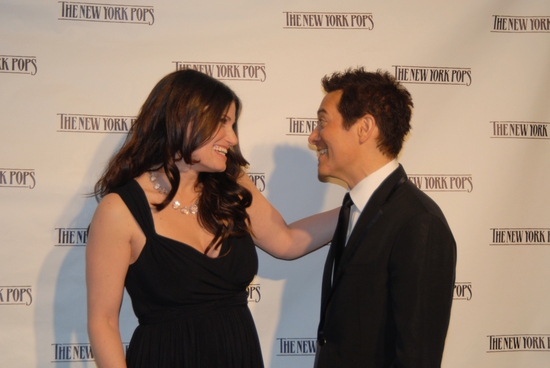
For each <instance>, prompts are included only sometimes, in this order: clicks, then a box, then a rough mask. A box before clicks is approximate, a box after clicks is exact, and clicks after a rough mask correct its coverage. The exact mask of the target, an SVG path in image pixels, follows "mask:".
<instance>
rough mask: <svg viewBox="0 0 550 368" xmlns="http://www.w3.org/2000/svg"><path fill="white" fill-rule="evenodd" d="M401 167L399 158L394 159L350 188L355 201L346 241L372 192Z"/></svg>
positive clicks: (350, 193) (352, 198)
mask: <svg viewBox="0 0 550 368" xmlns="http://www.w3.org/2000/svg"><path fill="white" fill-rule="evenodd" d="M398 167H399V163H398V162H397V160H395V159H394V160H392V161H390V162H388V163H387V164H386V165H384V166H382V167H381V168H380V169H378V170H376V171H375V172H373V173H372V174H370V175H369V176H367V177H366V178H364V179H363V180H361V181H360V182H359V183H358V184H357V185H356V186H355V187H353V189H352V190H350V192H349V195H350V197H351V200H352V201H353V205H352V206H351V209H350V216H349V224H348V235H347V237H346V243H347V241H348V240H349V236H350V235H351V232H352V231H353V228H354V227H355V224H356V223H357V220H358V219H359V216H360V215H361V212H362V211H363V209H364V208H365V206H366V205H367V202H368V201H369V199H370V197H371V196H372V193H374V191H375V190H376V189H378V187H379V186H380V184H382V182H383V181H384V180H386V178H387V177H388V176H389V175H390V174H391V173H392V172H394V171H395V169H397V168H398Z"/></svg>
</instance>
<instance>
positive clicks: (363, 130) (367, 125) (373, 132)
mask: <svg viewBox="0 0 550 368" xmlns="http://www.w3.org/2000/svg"><path fill="white" fill-rule="evenodd" d="M356 124H357V134H358V136H359V143H360V144H363V143H365V142H366V141H368V140H369V139H371V138H374V139H376V138H377V137H378V126H377V125H376V120H375V119H374V116H372V115H371V114H366V115H365V116H363V117H362V118H359V119H358V121H357V123H356Z"/></svg>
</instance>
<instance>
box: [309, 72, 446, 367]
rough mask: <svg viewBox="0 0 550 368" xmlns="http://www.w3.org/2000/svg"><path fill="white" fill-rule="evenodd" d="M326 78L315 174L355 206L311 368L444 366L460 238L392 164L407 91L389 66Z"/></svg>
mask: <svg viewBox="0 0 550 368" xmlns="http://www.w3.org/2000/svg"><path fill="white" fill-rule="evenodd" d="M322 84H323V88H324V89H325V92H326V93H327V94H326V96H325V97H324V99H323V101H322V102H321V106H320V108H319V111H318V117H319V122H318V126H317V128H316V129H315V130H314V131H313V132H312V133H311V135H310V137H309V143H310V144H312V145H315V146H316V147H317V151H318V155H319V157H318V159H319V162H318V165H319V166H318V173H319V176H320V177H333V178H337V179H340V180H342V181H344V182H345V183H346V184H347V185H348V187H349V188H350V192H349V195H350V196H351V200H352V202H353V203H352V204H351V209H350V215H349V225H347V224H344V225H342V224H341V223H340V222H342V221H343V222H347V221H348V220H347V219H343V220H339V223H338V226H337V229H336V232H335V235H334V239H333V241H332V244H331V248H330V250H329V253H328V256H327V261H326V265H325V271H324V275H323V285H322V297H321V320H320V323H319V330H318V348H317V353H316V357H315V367H316V368H325V367H331V368H345V367H373V368H382V367H392V368H399V367H408V368H412V367H415V368H431V367H440V365H441V358H442V355H443V348H444V345H445V337H446V334H447V328H448V325H449V317H450V312H451V303H452V298H453V287H454V280H455V266H456V244H455V240H454V238H453V235H452V233H451V230H450V228H449V226H448V224H447V221H446V220H445V217H444V216H443V213H442V212H441V210H440V209H439V207H438V206H437V204H436V203H435V202H434V201H433V200H432V199H430V198H429V197H428V196H427V195H426V194H424V193H423V192H422V191H420V190H419V189H418V188H417V187H416V186H415V185H413V184H412V183H411V182H410V181H409V180H408V179H407V175H406V173H405V171H404V169H403V167H402V166H401V165H400V164H399V163H398V162H397V156H398V154H399V152H400V151H401V147H402V145H403V141H404V139H405V136H406V135H407V133H408V132H409V130H410V118H411V112H412V107H413V103H412V99H411V96H410V94H409V92H408V91H407V90H406V89H405V88H404V87H403V86H402V85H400V84H399V83H398V82H397V81H396V80H395V78H393V77H392V76H391V75H390V74H389V73H387V72H382V71H378V72H376V73H371V72H367V71H365V70H364V69H363V68H359V69H355V70H351V69H350V70H347V71H345V72H343V73H334V74H332V75H329V76H326V77H324V78H323V81H322ZM347 196H348V195H346V197H347ZM345 202H346V201H345ZM345 207H346V205H345V204H344V205H343V206H342V211H341V212H345V211H344V208H345ZM344 217H345V216H344ZM341 229H343V233H342V234H341V235H339V231H340V230H341Z"/></svg>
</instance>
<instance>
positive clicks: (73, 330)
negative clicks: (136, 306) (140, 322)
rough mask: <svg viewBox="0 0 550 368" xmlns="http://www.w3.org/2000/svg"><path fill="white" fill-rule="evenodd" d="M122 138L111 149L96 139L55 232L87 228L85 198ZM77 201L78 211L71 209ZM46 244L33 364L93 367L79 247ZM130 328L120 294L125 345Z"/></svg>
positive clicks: (90, 204) (89, 211)
mask: <svg viewBox="0 0 550 368" xmlns="http://www.w3.org/2000/svg"><path fill="white" fill-rule="evenodd" d="M124 137H125V136H124ZM124 137H116V138H115V137H113V138H115V139H117V140H118V141H117V142H118V143H116V144H115V145H114V144H113V141H112V140H111V139H110V138H109V139H104V140H103V141H102V143H101V145H100V146H99V148H98V150H97V151H96V152H97V153H96V155H95V157H94V159H93V160H92V163H91V164H90V167H89V168H88V170H87V172H86V173H85V174H84V175H83V181H82V184H81V185H80V187H79V188H78V189H75V192H76V193H77V194H75V195H74V196H73V198H72V200H71V201H70V204H69V206H68V207H67V208H66V209H65V210H64V211H63V212H62V214H61V216H60V218H58V219H55V225H54V226H55V227H56V228H65V229H77V231H78V232H79V233H80V232H81V231H83V230H85V229H86V228H87V227H88V225H89V224H90V221H91V219H92V216H93V213H94V211H95V209H96V207H97V201H96V199H95V198H94V197H91V198H88V197H86V195H87V194H88V193H90V192H91V191H92V190H93V186H94V184H95V182H96V181H97V180H98V179H99V175H100V174H101V173H102V172H103V169H104V167H105V164H106V162H107V160H108V158H109V157H110V156H111V154H112V153H113V152H114V151H115V149H118V147H119V146H120V145H121V144H122V142H123V140H124ZM114 146H116V147H114ZM113 147H114V148H113ZM98 173H99V174H98ZM79 203H80V204H81V207H80V209H77V208H78V204H79ZM52 231H54V229H53V228H52ZM55 231H56V236H55V238H56V239H55V240H54V242H55V245H58V244H59V241H58V240H59V239H58V235H59V230H55ZM80 234H82V233H80ZM81 239H82V238H81ZM81 239H79V240H81ZM86 239H87V238H86ZM77 243H78V242H77ZM46 246H51V247H52V250H51V251H50V252H49V254H48V256H47V257H46V258H45V260H44V263H43V265H42V269H41V271H40V275H39V279H38V281H37V286H38V287H37V292H38V293H37V298H36V300H37V307H36V311H35V326H36V327H35V331H36V350H37V354H36V356H37V360H38V364H39V366H44V367H46V366H47V367H57V368H67V367H71V368H74V367H90V368H92V367H96V365H95V362H94V361H93V360H92V359H93V353H92V352H91V349H90V348H89V339H88V332H87V323H86V280H85V251H86V247H85V244H76V245H66V246H59V245H58V246H54V244H48V245H46ZM136 324H137V322H136V320H135V317H134V313H133V311H132V309H131V304H130V302H129V297H128V296H127V294H125V295H124V301H123V303H122V307H121V311H120V328H121V336H122V341H123V342H124V343H128V342H129V339H130V337H131V333H132V332H133V329H134V327H135V325H136ZM51 331H53V336H52V335H51V333H50V332H51Z"/></svg>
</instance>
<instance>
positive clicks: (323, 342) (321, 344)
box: [319, 339, 327, 346]
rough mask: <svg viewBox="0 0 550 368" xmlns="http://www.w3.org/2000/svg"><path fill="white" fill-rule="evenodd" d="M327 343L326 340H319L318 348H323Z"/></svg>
mask: <svg viewBox="0 0 550 368" xmlns="http://www.w3.org/2000/svg"><path fill="white" fill-rule="evenodd" d="M326 343H327V340H326V339H319V345H320V346H323V345H325V344H326Z"/></svg>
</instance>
